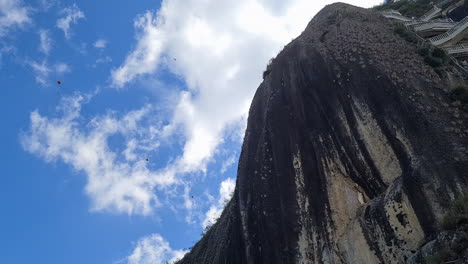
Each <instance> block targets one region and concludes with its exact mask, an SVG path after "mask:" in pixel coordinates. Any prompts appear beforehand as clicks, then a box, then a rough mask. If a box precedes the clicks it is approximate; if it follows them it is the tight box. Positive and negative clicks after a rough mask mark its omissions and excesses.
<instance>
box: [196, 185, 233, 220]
mask: <svg viewBox="0 0 468 264" xmlns="http://www.w3.org/2000/svg"><path fill="white" fill-rule="evenodd" d="M235 187H236V182H235V181H234V180H233V179H231V178H227V179H226V180H224V181H223V182H221V185H220V187H219V200H218V201H217V203H216V204H213V205H212V206H211V207H210V209H209V210H208V212H206V214H205V220H203V223H202V226H203V228H206V227H207V226H210V225H212V224H214V223H216V220H217V219H218V218H219V216H220V215H221V213H222V212H223V209H224V206H225V205H226V203H227V202H228V201H229V200H230V199H231V197H232V195H233V193H234V189H235Z"/></svg>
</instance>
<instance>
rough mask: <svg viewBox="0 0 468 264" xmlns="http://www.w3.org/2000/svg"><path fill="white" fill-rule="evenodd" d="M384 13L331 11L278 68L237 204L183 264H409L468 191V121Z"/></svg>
mask: <svg viewBox="0 0 468 264" xmlns="http://www.w3.org/2000/svg"><path fill="white" fill-rule="evenodd" d="M447 89H448V87H447V84H446V82H445V81H443V80H441V79H440V77H439V75H438V74H436V73H435V72H434V70H433V69H432V68H431V67H429V66H427V65H425V63H424V61H423V59H422V58H421V57H420V56H418V55H417V53H416V48H415V47H413V46H411V45H409V44H408V43H406V42H405V41H404V40H402V39H400V38H399V37H398V36H397V35H395V33H394V32H393V29H392V25H391V24H390V23H389V22H387V21H386V20H385V19H384V18H383V17H381V16H380V15H379V14H377V13H375V12H374V11H371V10H365V9H361V8H357V7H353V6H349V5H345V4H333V5H330V6H327V7H326V8H324V9H323V10H322V11H321V12H320V13H319V14H317V15H316V17H314V19H313V20H312V21H311V22H310V23H309V25H308V26H307V28H306V30H305V31H304V32H303V33H302V34H301V36H299V37H298V38H297V39H295V40H293V41H292V42H291V43H290V44H288V45H287V46H286V47H285V48H284V50H283V51H282V52H281V53H280V54H279V55H278V56H277V57H276V58H275V59H274V60H273V62H272V64H271V65H269V66H268V70H267V71H266V72H265V79H264V81H263V83H262V84H261V85H260V87H259V88H258V90H257V92H256V94H255V97H254V100H253V102H252V106H251V108H250V114H249V119H248V127H247V130H246V134H245V138H244V143H243V148H242V154H241V156H240V160H239V168H238V177H237V185H236V190H235V193H234V196H233V198H232V200H231V201H230V202H229V204H228V205H227V207H226V208H225V210H224V212H223V213H222V215H221V217H220V219H219V220H218V222H217V223H216V224H215V225H214V226H213V227H212V228H211V229H210V230H209V231H208V232H207V233H206V234H205V236H204V237H203V238H202V239H201V240H200V241H199V242H198V243H197V244H196V245H195V246H194V247H193V248H192V250H191V252H190V253H188V254H187V255H186V256H185V257H184V259H183V260H181V261H180V263H401V262H404V261H405V260H406V259H407V258H409V257H410V256H411V255H412V254H414V253H415V252H416V251H417V249H419V248H420V247H421V246H422V245H423V244H424V243H426V242H427V241H429V240H431V239H433V238H435V237H436V235H437V234H438V233H439V231H440V223H441V219H442V217H443V216H444V214H445V213H446V211H447V210H446V208H448V207H449V206H450V204H451V203H452V201H453V200H454V199H456V198H457V197H460V196H461V195H462V193H463V192H464V191H465V190H466V187H467V184H468V170H467V165H468V150H467V146H468V127H467V124H468V118H467V117H468V116H467V113H466V112H463V111H462V110H461V109H459V106H458V105H457V104H453V102H452V101H451V100H450V98H449V96H448V95H447Z"/></svg>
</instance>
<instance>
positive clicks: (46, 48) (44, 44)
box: [39, 29, 52, 55]
mask: <svg viewBox="0 0 468 264" xmlns="http://www.w3.org/2000/svg"><path fill="white" fill-rule="evenodd" d="M39 40H40V44H39V51H40V52H42V53H44V54H45V55H48V54H49V52H50V49H51V48H52V39H51V38H50V36H49V31H48V30H45V29H41V30H39Z"/></svg>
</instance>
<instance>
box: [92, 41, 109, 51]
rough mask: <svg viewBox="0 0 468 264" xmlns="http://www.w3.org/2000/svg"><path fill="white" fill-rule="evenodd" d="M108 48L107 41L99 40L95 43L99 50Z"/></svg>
mask: <svg viewBox="0 0 468 264" xmlns="http://www.w3.org/2000/svg"><path fill="white" fill-rule="evenodd" d="M106 46H107V41H106V40H105V39H98V40H96V42H94V47H95V48H98V49H103V48H105V47H106Z"/></svg>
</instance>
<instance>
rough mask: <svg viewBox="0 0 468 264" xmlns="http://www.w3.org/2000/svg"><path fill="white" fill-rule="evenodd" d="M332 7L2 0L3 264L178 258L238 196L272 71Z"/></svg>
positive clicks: (297, 1)
mask: <svg viewBox="0 0 468 264" xmlns="http://www.w3.org/2000/svg"><path fill="white" fill-rule="evenodd" d="M312 2H313V3H312ZM348 2H350V3H354V4H358V5H361V6H367V7H368V6H373V5H375V4H378V3H379V2H380V1H372V0H366V1H358V0H350V1H348ZM329 3H330V1H309V0H287V1H284V0H283V1H278V0H239V1H228V0H206V1H197V0H167V1H163V2H162V3H161V2H160V1H154V0H153V1H149V0H140V1H133V2H129V1H120V0H117V1H64V0H63V1H62V0H36V1H35V0H29V1H19V0H0V83H1V87H2V88H1V89H2V93H3V95H2V96H1V97H0V98H1V99H0V100H1V102H0V115H1V120H2V122H3V125H2V129H1V130H0V133H1V134H0V137H1V139H2V145H1V146H2V151H1V152H0V155H1V159H0V160H1V167H2V170H3V171H2V184H1V185H0V206H1V207H0V208H2V211H3V213H2V216H1V217H0V234H2V239H1V240H0V256H2V259H1V262H2V263H50V264H52V263H163V262H164V261H171V260H174V259H176V258H178V257H181V256H182V255H183V253H184V252H185V250H186V249H187V248H190V247H191V246H193V245H194V243H195V242H196V241H198V239H199V238H200V234H201V233H202V232H203V229H204V228H205V227H206V226H207V225H210V224H211V223H213V222H214V221H215V219H216V218H217V217H218V216H219V214H220V212H221V210H222V208H223V206H224V201H225V200H226V199H229V198H230V195H231V194H232V192H233V189H234V185H235V178H236V171H237V159H238V157H239V154H240V147H241V142H242V137H243V133H244V130H245V125H246V118H247V112H248V108H249V106H250V102H251V99H252V97H253V94H254V92H255V89H256V87H257V86H258V85H259V84H260V82H261V76H262V71H263V70H264V68H265V66H266V64H267V62H268V60H269V59H270V58H271V57H273V56H275V54H277V53H278V52H279V51H280V50H281V49H282V48H283V46H284V45H285V44H287V43H288V42H289V41H290V40H291V39H292V38H294V37H296V36H297V35H299V34H300V32H301V31H302V30H303V29H304V28H305V26H306V24H307V23H308V22H309V20H310V19H311V18H312V17H313V15H314V14H315V13H316V12H317V11H318V10H320V9H321V8H322V7H323V6H324V5H326V4H329ZM57 81H61V84H57ZM147 159H148V160H147Z"/></svg>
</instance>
